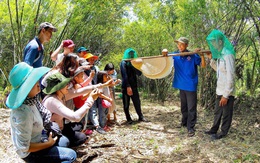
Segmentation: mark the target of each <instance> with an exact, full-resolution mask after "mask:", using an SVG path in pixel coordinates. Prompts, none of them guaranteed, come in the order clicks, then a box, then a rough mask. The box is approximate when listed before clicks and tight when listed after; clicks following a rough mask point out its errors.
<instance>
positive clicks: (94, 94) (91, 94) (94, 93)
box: [89, 88, 101, 100]
mask: <svg viewBox="0 0 260 163" xmlns="http://www.w3.org/2000/svg"><path fill="white" fill-rule="evenodd" d="M100 94H101V93H100V91H99V90H98V88H96V89H94V90H93V91H92V92H90V94H89V97H92V98H93V99H94V100H96V99H97V98H98V96H99V95H100Z"/></svg>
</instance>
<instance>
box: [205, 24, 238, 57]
mask: <svg viewBox="0 0 260 163" xmlns="http://www.w3.org/2000/svg"><path fill="white" fill-rule="evenodd" d="M206 40H207V43H208V46H209V48H210V51H211V53H212V58H213V59H221V58H223V57H224V56H225V55H234V57H236V52H235V50H234V47H233V45H232V44H231V42H230V41H229V40H228V38H227V37H226V36H225V35H224V34H223V33H222V32H221V31H219V30H216V29H214V30H212V31H211V32H210V34H209V35H208V36H207V38H206Z"/></svg>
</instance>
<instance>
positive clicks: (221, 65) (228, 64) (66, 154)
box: [6, 22, 235, 162]
mask: <svg viewBox="0 0 260 163" xmlns="http://www.w3.org/2000/svg"><path fill="white" fill-rule="evenodd" d="M56 31H57V29H56V27H54V26H53V25H52V24H51V23H48V22H44V23H42V24H40V26H39V29H38V35H37V36H36V37H35V38H34V39H33V40H31V41H30V42H29V43H28V44H27V45H26V47H25V48H24V58H23V62H20V63H18V64H16V65H15V66H14V67H13V68H12V70H11V71H10V74H9V81H10V83H11V85H12V91H11V92H10V94H9V95H8V97H7V100H6V106H7V107H8V108H10V109H12V111H11V115H10V123H11V135H12V141H13V143H14V146H15V148H16V152H17V153H18V155H19V156H20V157H21V158H22V159H23V160H24V161H26V162H47V161H49V162H74V161H75V160H76V158H77V154H76V152H75V151H74V150H73V149H72V148H71V147H75V146H78V145H81V144H83V143H87V142H88V139H89V137H88V135H90V134H92V132H93V130H92V129H89V128H88V127H87V126H88V125H89V124H91V125H92V126H93V129H94V130H95V131H97V132H98V133H100V134H106V133H107V132H108V131H109V130H110V127H109V125H108V124H109V123H110V122H111V119H110V114H113V115H114V120H115V121H116V120H117V117H116V107H115V106H116V105H115V91H114V86H115V85H117V84H119V83H121V88H122V102H123V110H124V113H125V116H126V122H127V124H132V123H133V122H134V121H133V119H132V117H131V116H130V112H129V106H130V99H131V100H132V102H133V105H134V108H135V111H136V113H137V115H138V121H140V122H147V121H148V120H147V119H146V118H145V117H144V115H143V113H142V110H141V100H140V97H139V92H138V85H137V76H140V75H141V74H142V72H141V71H139V70H137V69H136V68H135V67H134V66H133V65H132V64H131V59H134V58H137V52H136V51H135V50H134V49H132V48H128V49H126V50H125V52H124V55H123V60H122V62H121V63H120V73H121V76H122V81H121V80H120V79H117V77H116V71H115V68H114V65H113V64H112V63H108V64H107V65H106V66H105V68H104V70H102V71H100V70H99V68H98V67H97V66H96V65H95V62H96V61H97V60H98V56H95V55H93V54H91V53H90V51H89V50H88V49H87V48H85V47H83V46H82V47H79V48H78V50H77V53H74V48H75V44H74V42H73V41H72V40H64V41H62V43H61V44H60V46H59V47H58V48H57V49H56V50H55V51H54V52H53V53H52V54H51V59H52V60H53V61H54V62H55V66H54V67H53V68H52V69H50V68H48V67H44V66H43V65H42V60H43V57H44V55H43V54H44V47H43V45H44V43H46V42H49V41H50V39H51V37H52V33H53V32H56ZM207 41H208V42H209V44H210V50H211V53H210V54H208V57H209V58H210V59H211V58H212V59H211V66H212V67H213V68H215V69H216V71H217V78H218V82H217V84H218V85H217V92H216V93H217V102H218V104H216V111H215V118H214V124H213V127H212V128H211V129H210V130H209V131H207V132H206V133H207V134H211V135H213V137H214V138H215V139H219V138H222V137H224V136H226V134H227V132H228V130H229V128H230V125H231V121H232V112H233V102H234V96H233V95H234V57H235V52H234V49H233V50H232V46H230V44H228V43H229V41H228V40H227V38H226V37H225V36H224V34H222V33H221V32H216V31H215V33H214V34H210V35H209V36H208V37H207ZM175 42H176V43H177V46H178V51H175V52H173V53H181V52H187V51H188V50H187V47H188V42H189V41H188V39H187V38H185V37H181V38H179V39H178V40H176V41H175ZM227 45H228V46H227ZM62 49H63V52H62V53H60V51H61V50H62ZM198 51H199V50H198ZM166 55H167V54H166ZM173 61H174V69H175V74H174V79H173V87H175V88H177V89H179V90H180V99H181V113H182V120H181V127H183V126H185V127H187V129H188V136H193V135H194V134H195V128H194V127H195V124H196V120H197V85H198V69H197V66H201V67H205V66H206V64H205V59H204V55H201V56H199V55H197V54H195V55H189V56H174V57H173ZM227 82H228V83H227ZM221 117H223V119H222V126H221V132H220V133H219V134H216V133H217V131H218V128H219V125H220V122H221Z"/></svg>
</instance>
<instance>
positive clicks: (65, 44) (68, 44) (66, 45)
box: [63, 40, 75, 48]
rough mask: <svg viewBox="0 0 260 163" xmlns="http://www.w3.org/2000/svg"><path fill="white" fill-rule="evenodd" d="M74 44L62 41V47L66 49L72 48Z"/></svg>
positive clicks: (69, 41)
mask: <svg viewBox="0 0 260 163" xmlns="http://www.w3.org/2000/svg"><path fill="white" fill-rule="evenodd" d="M74 46H75V44H74V42H73V41H72V40H64V41H63V47H66V48H71V47H74Z"/></svg>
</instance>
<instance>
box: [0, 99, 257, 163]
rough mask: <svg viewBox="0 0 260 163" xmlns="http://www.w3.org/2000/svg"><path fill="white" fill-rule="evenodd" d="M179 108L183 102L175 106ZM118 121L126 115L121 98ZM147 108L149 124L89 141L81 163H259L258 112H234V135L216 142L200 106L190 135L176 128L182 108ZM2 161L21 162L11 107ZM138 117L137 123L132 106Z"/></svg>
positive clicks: (2, 134)
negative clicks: (15, 146)
mask: <svg viewBox="0 0 260 163" xmlns="http://www.w3.org/2000/svg"><path fill="white" fill-rule="evenodd" d="M176 104H177V105H178V102H177V103H176ZM117 105H118V112H117V115H118V122H119V123H120V124H121V123H123V122H124V120H125V117H124V113H123V110H122V106H121V100H120V99H117ZM142 110H143V113H144V115H145V117H146V118H147V119H149V120H150V122H147V123H144V122H142V123H138V122H136V123H134V124H133V125H123V124H121V125H114V126H113V127H112V129H113V130H112V131H110V132H109V133H108V134H106V135H100V134H98V133H96V132H94V133H93V135H92V137H91V139H90V141H89V143H88V144H87V145H83V146H80V147H78V148H77V149H76V150H77V152H78V158H77V162H92V163H100V162H111V163H120V162H122V163H126V162H131V163H137V162H138V163H141V162H149V163H150V162H167V163H168V162H200V163H209V162H214V163H219V162H260V148H259V142H260V137H259V135H260V130H259V129H260V126H259V122H260V119H259V117H260V114H259V110H255V111H252V110H248V111H243V112H240V111H238V110H235V112H234V119H233V123H232V128H231V129H230V133H229V134H228V136H227V137H226V138H225V139H222V140H217V141H211V139H210V137H209V136H208V135H205V134H204V133H203V131H204V130H206V129H207V128H209V127H210V126H211V123H212V118H213V115H212V113H207V112H205V111H204V110H203V109H202V108H198V123H197V125H196V135H195V136H194V137H191V138H189V137H187V131H186V129H185V128H176V126H177V125H178V124H179V123H180V122H179V120H180V118H181V115H180V110H179V107H178V106H175V105H174V104H173V103H168V104H165V106H162V105H159V104H157V103H151V102H148V101H142ZM0 111H1V118H0V122H1V123H0V130H1V131H0V155H1V157H0V162H1V163H2V162H3V163H9V162H10V163H11V162H12V163H14V162H15V163H19V162H22V161H21V159H19V158H18V156H17V154H16V153H15V152H14V150H13V146H12V143H11V140H10V131H9V126H10V125H9V119H8V118H9V113H10V110H8V109H0ZM131 115H132V117H133V119H137V115H136V113H135V111H134V108H131Z"/></svg>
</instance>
